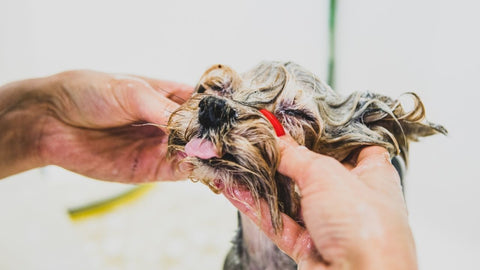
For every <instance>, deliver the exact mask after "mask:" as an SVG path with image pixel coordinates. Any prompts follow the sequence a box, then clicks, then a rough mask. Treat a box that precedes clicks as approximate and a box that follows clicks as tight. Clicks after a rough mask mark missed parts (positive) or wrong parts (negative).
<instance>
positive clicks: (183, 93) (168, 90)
mask: <svg viewBox="0 0 480 270" xmlns="http://www.w3.org/2000/svg"><path fill="white" fill-rule="evenodd" d="M137 77H138V78H141V79H143V80H145V81H146V82H147V83H148V84H150V86H151V87H152V88H153V89H155V91H157V92H159V93H160V94H162V95H164V96H166V97H167V98H168V99H171V100H172V101H174V102H176V103H178V104H183V103H184V102H185V101H186V100H187V99H188V98H189V97H190V96H191V95H192V93H193V90H194V88H193V87H192V86H190V85H187V84H183V83H178V82H172V81H164V80H157V79H152V78H147V77H141V76H137Z"/></svg>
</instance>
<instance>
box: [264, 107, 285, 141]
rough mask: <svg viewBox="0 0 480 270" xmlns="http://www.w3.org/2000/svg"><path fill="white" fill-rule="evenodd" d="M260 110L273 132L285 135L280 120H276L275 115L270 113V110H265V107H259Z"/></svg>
mask: <svg viewBox="0 0 480 270" xmlns="http://www.w3.org/2000/svg"><path fill="white" fill-rule="evenodd" d="M260 112H261V113H262V114H263V115H264V116H265V117H266V118H267V119H268V121H269V122H270V123H271V124H272V126H273V129H274V130H275V133H276V134H277V136H278V137H281V136H283V135H285V130H284V129H283V126H282V124H281V123H280V121H278V119H277V117H275V115H273V113H271V112H270V111H268V110H265V109H260Z"/></svg>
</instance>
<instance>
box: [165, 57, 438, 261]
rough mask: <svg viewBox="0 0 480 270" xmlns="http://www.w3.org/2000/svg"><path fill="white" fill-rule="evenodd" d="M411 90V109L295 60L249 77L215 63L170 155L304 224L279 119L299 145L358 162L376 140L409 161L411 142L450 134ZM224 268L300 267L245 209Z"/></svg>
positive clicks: (174, 135) (277, 221)
mask: <svg viewBox="0 0 480 270" xmlns="http://www.w3.org/2000/svg"><path fill="white" fill-rule="evenodd" d="M405 96H408V97H410V98H411V100H412V101H413V108H412V109H410V110H405V109H404V107H403V106H402V103H401V102H400V101H399V100H395V99H392V98H389V97H386V96H383V95H380V94H375V93H370V92H355V93H352V94H350V95H348V96H346V97H343V96H341V95H340V94H339V93H337V92H335V91H333V90H332V89H331V88H330V87H329V86H328V85H326V84H325V83H323V82H322V81H321V80H319V79H318V78H317V77H315V76H314V75H313V74H312V73H311V72H309V71H308V70H306V69H304V68H302V67H300V66H299V65H296V64H294V63H291V62H288V63H281V62H263V63H261V64H259V65H258V66H256V67H254V68H253V69H252V70H250V71H248V72H246V73H243V74H238V73H236V72H235V71H234V70H232V69H231V68H229V67H227V66H224V65H215V66H213V67H211V68H210V69H208V70H207V71H206V72H205V73H204V74H203V76H202V77H201V79H200V82H199V83H198V85H197V87H196V90H195V92H194V94H193V95H192V96H191V98H190V99H189V100H187V101H186V102H185V103H184V104H183V105H182V106H181V107H180V108H179V109H178V110H177V111H175V112H174V113H173V114H172V115H171V117H170V120H169V123H168V128H169V131H170V136H169V141H168V144H169V146H168V149H169V155H170V156H179V155H180V156H181V157H184V160H185V161H186V162H189V163H191V164H192V165H193V171H192V174H191V178H192V179H196V180H198V181H201V182H203V183H205V184H206V185H208V186H209V187H210V188H211V189H212V190H213V191H215V192H220V191H221V190H220V189H230V190H232V189H234V188H236V187H241V188H247V189H248V190H249V191H250V192H251V193H252V196H253V198H254V200H256V201H259V200H260V199H263V200H265V201H266V202H267V203H268V205H269V208H270V214H271V217H272V225H273V227H274V229H275V230H276V231H278V230H281V229H282V226H283V225H282V222H281V218H280V212H283V213H286V214H287V215H289V216H290V217H292V218H294V219H296V220H300V217H299V207H300V203H299V195H298V194H297V193H296V192H295V186H294V183H293V181H291V180H290V179H289V178H287V177H285V176H283V175H281V174H280V173H278V172H277V166H278V163H279V149H278V146H277V143H276V136H277V135H276V133H275V130H276V129H278V127H276V128H275V126H276V125H277V124H276V122H277V121H278V122H280V123H281V125H282V126H283V128H284V129H285V130H286V131H287V132H288V133H289V134H290V135H291V136H292V137H293V138H294V139H295V140H296V141H297V142H298V143H299V144H301V145H304V146H306V147H307V148H309V149H310V150H312V151H315V152H318V153H321V154H324V155H329V156H332V157H334V158H335V159H337V160H339V161H342V162H347V161H349V160H354V158H355V154H356V153H358V151H359V149H361V148H362V147H364V146H368V145H379V146H382V147H385V148H386V149H387V150H388V151H389V153H390V155H391V156H392V157H394V156H398V157H400V158H401V159H403V160H404V162H405V163H406V162H407V157H408V145H409V142H410V141H417V140H418V138H420V137H424V136H429V135H433V134H435V133H443V134H446V130H445V129H444V128H443V127H442V126H440V125H436V124H433V123H430V122H427V121H426V120H425V119H424V118H425V109H424V106H423V104H422V102H421V100H420V99H419V98H418V96H417V95H416V94H414V93H407V94H405ZM272 115H273V118H274V119H271V120H268V119H269V118H272ZM320 252H321V251H320ZM224 269H296V265H295V263H294V262H293V261H292V260H291V259H290V258H289V257H288V256H286V255H285V254H284V253H282V252H281V251H280V250H279V249H278V248H277V247H276V246H275V245H274V244H273V243H272V242H270V240H269V239H268V238H267V237H266V236H265V235H264V234H263V233H262V232H261V231H259V229H257V227H256V225H255V224H254V223H253V222H251V221H250V220H248V218H246V217H243V216H241V215H240V217H239V230H238V233H237V236H236V237H235V239H234V241H233V247H232V249H231V251H230V252H229V254H228V256H227V259H226V261H225V265H224Z"/></svg>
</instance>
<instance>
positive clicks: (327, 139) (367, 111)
mask: <svg viewBox="0 0 480 270" xmlns="http://www.w3.org/2000/svg"><path fill="white" fill-rule="evenodd" d="M405 95H406V96H409V97H410V98H411V99H412V100H413V108H412V109H411V110H408V111H406V110H405V109H404V108H403V106H402V104H401V102H400V101H399V100H394V99H391V98H389V97H386V96H383V95H379V94H373V93H369V92H364V93H353V94H351V95H350V96H348V97H347V98H346V99H344V100H342V101H341V102H338V101H336V102H331V101H328V100H325V101H324V102H325V104H323V105H322V106H321V110H324V112H323V113H321V114H322V119H323V121H324V123H325V127H324V134H323V138H319V140H318V144H319V145H317V147H318V148H319V149H323V151H321V152H325V151H327V152H330V151H331V154H332V155H334V156H336V157H337V158H338V159H340V160H341V159H343V158H345V157H347V156H348V155H349V154H350V153H351V152H353V151H354V150H355V149H357V148H359V147H362V146H365V145H380V146H383V147H385V148H387V149H388V150H389V152H390V154H391V155H392V156H396V155H400V156H401V157H402V158H403V160H404V161H405V163H407V162H408V145H409V142H410V141H417V140H418V139H419V138H420V137H425V136H430V135H433V134H436V133H442V134H447V130H446V129H445V128H444V127H442V126H440V125H437V124H433V123H430V122H428V121H426V120H425V108H424V106H423V103H422V101H421V100H420V98H419V97H418V96H417V95H416V94H414V93H407V94H405ZM320 137H322V136H320ZM327 154H330V153H327Z"/></svg>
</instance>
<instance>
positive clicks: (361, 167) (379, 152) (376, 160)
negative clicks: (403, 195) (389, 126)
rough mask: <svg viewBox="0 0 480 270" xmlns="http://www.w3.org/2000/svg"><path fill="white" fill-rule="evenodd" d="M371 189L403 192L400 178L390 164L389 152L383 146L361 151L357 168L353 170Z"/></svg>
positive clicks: (370, 147) (369, 147)
mask: <svg viewBox="0 0 480 270" xmlns="http://www.w3.org/2000/svg"><path fill="white" fill-rule="evenodd" d="M351 172H352V173H354V174H356V175H357V176H358V178H359V179H360V180H362V181H363V182H364V183H365V184H367V185H368V186H369V187H370V188H373V189H376V190H383V191H391V189H393V190H394V191H395V192H397V191H398V190H401V186H400V177H399V175H398V173H397V171H396V170H395V167H394V166H393V165H392V163H391V162H390V155H389V154H388V151H387V150H386V149H385V148H383V147H381V146H368V147H365V148H363V149H362V150H360V152H359V154H358V157H357V162H356V166H355V168H353V169H352V170H351Z"/></svg>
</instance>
